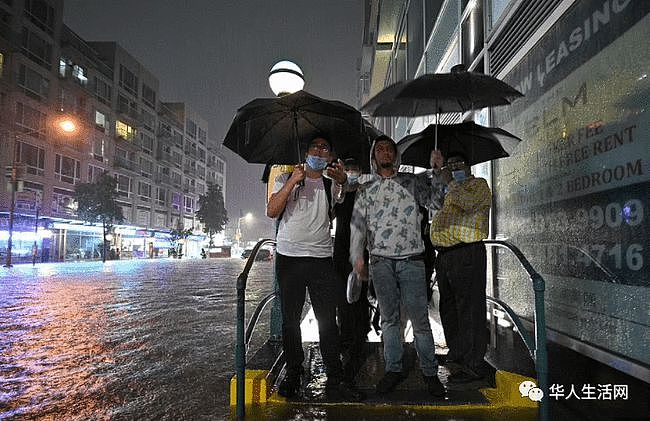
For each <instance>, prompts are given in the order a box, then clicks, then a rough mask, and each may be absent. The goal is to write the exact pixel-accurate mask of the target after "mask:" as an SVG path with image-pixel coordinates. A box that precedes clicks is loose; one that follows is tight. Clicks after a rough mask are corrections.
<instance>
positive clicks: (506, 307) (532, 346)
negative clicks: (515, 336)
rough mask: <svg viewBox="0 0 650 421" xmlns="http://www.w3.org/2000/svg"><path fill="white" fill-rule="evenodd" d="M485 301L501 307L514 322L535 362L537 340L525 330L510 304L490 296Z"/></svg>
mask: <svg viewBox="0 0 650 421" xmlns="http://www.w3.org/2000/svg"><path fill="white" fill-rule="evenodd" d="M485 299H486V300H487V301H488V302H490V303H492V304H495V305H498V306H499V307H501V308H502V309H503V310H504V311H505V312H506V313H507V314H508V316H510V320H512V323H514V324H515V327H516V328H517V333H519V336H521V340H522V341H524V345H526V348H527V349H528V353H529V354H530V357H531V358H532V359H533V360H534V359H535V340H534V339H533V338H531V337H530V335H529V334H528V331H527V330H526V329H524V325H523V324H522V323H521V318H520V317H519V316H518V315H517V313H515V311H514V310H513V309H511V308H510V306H509V305H508V304H506V303H504V302H503V301H501V300H498V299H496V298H494V297H490V296H489V295H488V296H486V297H485Z"/></svg>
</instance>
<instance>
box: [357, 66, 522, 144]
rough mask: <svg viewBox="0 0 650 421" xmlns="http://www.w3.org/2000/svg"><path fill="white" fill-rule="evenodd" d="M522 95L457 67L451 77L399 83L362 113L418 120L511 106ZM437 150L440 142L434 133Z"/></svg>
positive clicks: (432, 75)
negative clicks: (418, 118)
mask: <svg viewBox="0 0 650 421" xmlns="http://www.w3.org/2000/svg"><path fill="white" fill-rule="evenodd" d="M522 96H523V95H522V93H521V92H519V91H518V90H516V89H515V88H513V87H512V86H510V85H508V84H507V83H505V82H503V81H501V80H499V79H497V78H495V77H493V76H489V75H485V74H483V73H477V72H468V71H467V70H466V69H465V66H464V65H462V64H458V65H456V66H454V67H452V69H451V72H450V73H430V74H425V75H422V76H420V77H418V78H416V79H413V80H407V81H402V82H397V83H395V84H393V85H391V86H389V87H387V88H386V89H384V90H383V91H381V92H379V93H378V94H377V95H375V96H374V97H373V98H371V99H370V101H368V102H367V103H366V104H365V105H364V106H363V107H361V110H363V111H365V112H368V113H370V114H372V115H374V116H404V117H417V116H422V115H432V114H435V115H436V127H437V123H438V117H439V115H440V114H441V113H452V112H464V111H469V110H474V109H479V108H485V107H493V106H497V105H508V104H510V103H511V102H512V101H514V100H515V99H517V98H519V97H522ZM434 146H436V149H437V142H436V138H435V133H434Z"/></svg>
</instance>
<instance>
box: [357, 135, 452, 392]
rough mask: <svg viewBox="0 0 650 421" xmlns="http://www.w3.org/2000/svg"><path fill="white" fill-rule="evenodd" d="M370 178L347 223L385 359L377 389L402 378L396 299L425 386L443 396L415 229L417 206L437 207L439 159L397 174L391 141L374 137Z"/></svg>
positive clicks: (440, 192)
mask: <svg viewBox="0 0 650 421" xmlns="http://www.w3.org/2000/svg"><path fill="white" fill-rule="evenodd" d="M370 162H371V165H372V168H373V172H374V174H373V175H374V177H373V179H372V180H371V181H369V182H366V183H364V185H363V188H362V189H360V190H359V191H358V193H357V196H356V200H355V202H354V209H353V212H352V221H351V223H350V228H351V238H350V262H351V263H352V265H353V267H354V270H355V271H356V272H357V273H358V274H361V275H364V274H365V272H366V267H365V264H364V259H363V251H364V249H365V248H366V247H367V249H368V251H369V253H370V278H371V279H372V282H373V285H374V287H375V292H376V294H377V299H378V302H379V308H380V309H381V329H382V336H383V342H384V359H385V361H386V366H385V374H384V377H383V378H382V379H381V380H380V381H379V383H378V384H377V393H379V394H384V393H388V392H390V391H392V390H393V389H395V387H396V386H397V385H398V384H399V383H400V382H401V381H402V380H404V378H405V375H404V373H403V367H402V355H403V347H402V332H401V328H400V304H401V307H402V308H403V309H405V310H406V311H407V312H408V319H410V320H411V323H412V325H413V336H414V338H415V348H416V350H417V353H418V356H419V359H420V368H421V369H422V374H423V376H424V380H425V383H426V385H427V390H428V391H429V393H430V394H432V395H434V396H443V395H444V394H445V388H444V386H443V385H442V383H440V380H439V379H438V362H437V361H436V356H435V345H434V342H433V334H432V333H431V326H430V324H429V312H428V307H427V305H428V303H427V284H426V282H425V279H424V277H425V270H424V243H423V241H422V235H421V232H420V221H421V219H422V215H421V213H420V210H419V206H425V207H431V206H433V207H434V208H440V205H441V203H442V197H443V194H444V190H443V189H444V184H443V181H442V179H441V177H440V176H439V175H436V173H437V170H439V169H440V168H441V167H442V164H443V158H442V155H441V154H440V152H439V151H432V152H431V163H432V166H433V169H434V170H436V171H434V173H433V174H432V173H428V172H425V173H422V174H419V175H414V174H407V173H399V172H398V169H399V165H400V159H399V154H398V152H397V146H396V144H395V142H394V141H393V140H392V139H391V138H389V137H388V136H380V137H378V138H377V139H376V140H375V142H374V143H373V145H372V148H371V151H370Z"/></svg>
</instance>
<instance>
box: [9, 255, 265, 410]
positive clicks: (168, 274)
mask: <svg viewBox="0 0 650 421" xmlns="http://www.w3.org/2000/svg"><path fill="white" fill-rule="evenodd" d="M243 267H244V261H243V260H241V259H236V258H233V259H208V260H171V259H165V260H132V261H111V262H106V263H105V264H102V263H101V262H84V263H65V264H63V263H51V264H38V265H36V267H32V266H31V265H17V266H14V267H13V268H12V269H10V270H8V269H5V268H0V419H66V420H82V419H83V420H87V419H134V418H137V419H174V420H177V419H225V418H227V417H228V414H229V413H230V409H229V385H230V378H231V377H232V376H233V374H234V349H235V334H236V322H235V314H236V296H237V293H236V288H235V286H236V285H235V280H236V277H237V275H238V274H239V273H240V272H241V271H242V269H243ZM272 267H273V266H272V263H271V262H256V263H255V265H253V269H252V270H251V273H250V276H249V281H248V289H247V294H246V300H247V306H246V313H247V317H249V316H250V314H251V313H252V311H253V310H254V308H255V306H256V305H257V303H258V302H259V301H260V300H261V299H262V298H263V297H264V296H266V295H267V294H268V293H269V292H271V291H272V283H271V282H272V281H271V279H272V276H271V273H272ZM268 319H269V316H268V310H267V311H265V313H264V315H263V316H262V318H261V319H260V325H259V326H258V328H257V329H256V332H255V335H254V338H255V339H254V341H253V348H254V347H255V345H256V344H261V343H262V342H263V341H264V340H265V339H266V336H267V335H268Z"/></svg>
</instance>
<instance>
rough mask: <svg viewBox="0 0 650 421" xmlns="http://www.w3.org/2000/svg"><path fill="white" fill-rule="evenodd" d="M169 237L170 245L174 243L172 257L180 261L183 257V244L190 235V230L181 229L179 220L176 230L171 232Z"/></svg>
mask: <svg viewBox="0 0 650 421" xmlns="http://www.w3.org/2000/svg"><path fill="white" fill-rule="evenodd" d="M169 235H171V237H172V238H171V239H172V243H174V250H173V255H174V257H178V258H179V259H180V258H181V257H183V244H184V243H185V240H186V239H187V237H189V236H190V235H192V228H187V229H183V225H182V224H181V220H180V219H179V220H178V224H177V225H176V228H174V229H173V230H171V231H170V233H169Z"/></svg>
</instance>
